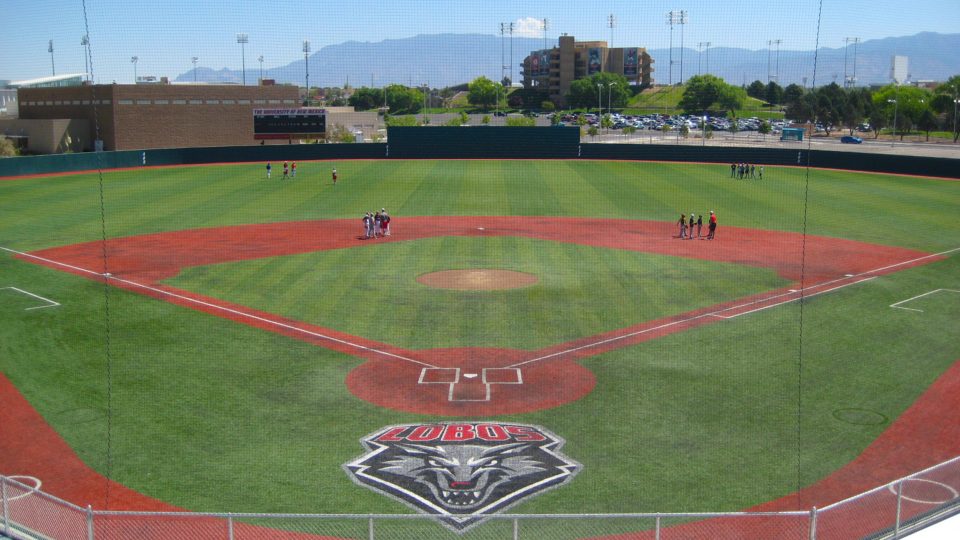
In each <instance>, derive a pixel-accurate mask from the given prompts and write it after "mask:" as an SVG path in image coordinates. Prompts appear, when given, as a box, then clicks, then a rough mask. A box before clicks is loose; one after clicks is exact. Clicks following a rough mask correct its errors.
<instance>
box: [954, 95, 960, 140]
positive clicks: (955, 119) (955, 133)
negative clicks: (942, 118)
mask: <svg viewBox="0 0 960 540" xmlns="http://www.w3.org/2000/svg"><path fill="white" fill-rule="evenodd" d="M958 103H960V99H957V90H956V89H954V90H953V144H957V104H958Z"/></svg>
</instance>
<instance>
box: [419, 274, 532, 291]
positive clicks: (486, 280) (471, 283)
mask: <svg viewBox="0 0 960 540" xmlns="http://www.w3.org/2000/svg"><path fill="white" fill-rule="evenodd" d="M538 281H540V279H539V278H537V276H535V275H533V274H527V273H524V272H514V271H513V270H492V269H489V268H472V269H469V270H443V271H440V272H430V273H429V274H423V275H422V276H420V277H418V278H417V282H419V283H422V284H424V285H426V286H427V287H436V288H438V289H456V290H460V291H496V290H501V289H518V288H520V287H527V286H529V285H533V284H534V283H537V282H538Z"/></svg>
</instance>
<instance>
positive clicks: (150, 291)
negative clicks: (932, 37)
mask: <svg viewBox="0 0 960 540" xmlns="http://www.w3.org/2000/svg"><path fill="white" fill-rule="evenodd" d="M721 220H722V216H721ZM721 223H722V221H721ZM392 225H393V235H392V236H390V237H388V238H377V239H367V240H364V239H362V237H361V236H360V232H361V231H360V220H323V221H303V222H283V223H270V224H258V225H240V226H234V227H219V228H211V229H193V230H186V231H174V232H167V233H157V234H149V235H142V236H133V237H125V238H116V239H110V240H108V241H107V245H106V254H107V264H108V266H107V267H106V268H104V266H103V265H104V255H103V249H104V246H103V244H102V243H101V242H89V243H83V244H74V245H69V246H61V247H55V248H50V249H44V250H40V251H36V252H33V253H30V254H25V255H20V258H22V259H24V260H28V261H31V262H35V263H38V264H43V265H46V266H50V267H52V268H56V269H59V270H64V271H67V272H72V273H75V274H79V275H83V276H85V277H89V278H93V279H105V278H104V277H103V276H102V275H101V273H104V272H109V273H110V274H111V277H110V278H109V282H110V283H111V284H112V285H114V286H116V287H119V288H122V289H126V290H131V291H134V292H138V293H141V294H145V295H148V296H152V297H154V298H158V299H162V300H166V301H168V302H171V303H174V304H177V305H182V306H185V307H190V308H192V309H196V310H199V311H203V312H206V313H211V314H214V315H218V316H221V317H225V318H228V319H231V320H235V321H237V322H242V323H244V324H248V325H250V326H254V327H257V328H262V329H266V330H270V331H273V332H277V333H280V334H283V335H286V336H290V337H294V338H297V339H301V340H304V341H308V342H310V343H314V344H316V345H319V346H322V347H326V348H329V349H332V350H336V351H339V352H343V353H346V354H351V355H354V356H358V357H361V358H364V359H366V360H368V362H366V363H364V364H362V365H360V366H358V367H357V368H356V369H354V370H353V372H351V373H350V374H349V376H348V377H347V381H346V382H347V385H348V388H349V389H350V391H351V392H352V393H353V394H354V395H356V396H357V397H359V398H361V399H364V400H366V401H368V402H370V403H374V404H376V405H380V406H383V407H387V408H391V409H395V410H400V411H408V412H414V413H420V414H431V415H447V416H459V415H465V414H466V415H474V416H483V415H498V414H512V413H524V412H531V411H535V410H541V409H545V408H551V407H556V406H559V405H562V404H563V403H569V402H572V401H575V400H577V399H580V398H581V397H583V396H585V395H586V394H588V393H589V392H590V391H591V390H592V389H593V387H594V384H595V379H594V377H593V376H592V374H591V373H589V370H586V369H585V368H582V367H581V366H579V364H577V363H576V362H575V361H576V360H579V359H582V358H586V357H590V356H594V355H596V354H600V353H602V352H605V351H609V350H614V349H618V348H621V347H625V346H628V345H634V344H637V343H641V342H643V341H646V340H649V339H653V338H655V337H659V336H663V335H667V334H670V333H673V332H677V331H680V330H684V329H688V328H693V327H696V326H700V325H703V324H706V323H710V322H717V321H721V320H724V319H726V318H731V317H734V316H737V315H740V314H744V313H747V312H750V311H753V310H758V309H764V308H766V307H772V306H775V305H778V304H781V303H785V302H790V301H795V300H799V299H800V298H801V297H802V296H811V295H814V294H819V293H821V292H826V291H829V290H832V289H835V288H839V287H842V286H846V285H851V284H854V283H856V282H858V281H859V280H862V279H867V278H868V277H873V276H876V275H881V274H884V273H888V272H893V271H897V270H901V269H904V268H908V267H910V266H914V265H918V264H925V263H927V262H931V261H933V260H936V257H933V256H930V255H928V254H926V253H922V252H918V251H914V250H909V249H904V248H896V247H889V246H879V245H874V244H866V243H862V242H855V241H851V240H842V239H835V238H825V237H818V236H811V235H807V236H806V238H804V236H803V235H801V234H797V233H787V232H776V231H758V230H752V229H743V228H736V227H722V226H721V227H719V228H718V232H717V239H716V240H713V241H707V240H681V239H678V238H675V237H674V236H673V235H674V232H675V228H674V225H673V224H670V223H664V222H652V221H633V220H612V219H589V218H552V217H490V216H487V217H457V218H456V219H453V218H449V217H410V218H403V219H401V220H395V222H394V223H393V224H392ZM438 236H477V237H483V236H517V237H526V238H537V239H543V240H550V241H555V242H568V243H576V244H583V245H590V246H598V247H606V248H610V249H625V250H632V251H640V252H649V253H657V254H663V255H671V256H676V257H687V258H693V259H703V260H710V261H718V262H730V263H737V264H743V265H749V266H756V267H762V268H771V269H773V270H774V271H776V272H777V273H778V274H779V275H780V276H782V277H784V278H786V279H788V280H790V281H792V282H794V285H792V286H791V288H789V289H782V290H777V291H769V292H766V293H762V294H758V295H754V296H751V297H748V298H741V299H738V300H735V301H731V302H726V303H723V304H719V305H716V306H711V307H709V308H705V309H700V310H696V311H692V312H687V313H682V314H679V315H675V316H673V317H669V318H665V319H660V320H655V321H641V322H638V323H637V324H635V325H633V326H630V327H626V328H621V329H618V330H614V331H611V332H607V333H604V334H600V335H596V336H587V337H583V338H579V339H576V340H574V341H570V342H567V343H559V344H556V345H552V346H549V347H546V348H544V349H541V350H538V351H519V350H507V349H448V350H415V351H414V350H405V349H402V348H399V347H395V346H392V345H390V344H386V343H378V342H375V341H373V340H369V339H366V338H363V337H359V336H353V335H350V334H346V333H344V332H339V331H337V330H334V329H331V328H323V327H318V326H315V325H311V324H307V323H304V322H302V321H295V320H290V319H285V318H282V317H279V316H277V315H274V314H271V313H265V312H262V311H258V310H255V309H252V308H249V307H246V306H241V305H236V304H231V303H229V302H225V301H223V300H219V299H215V298H210V297H206V296H203V295H200V294H196V293H193V292H189V291H184V290H181V289H177V288H175V287H171V286H168V285H164V284H162V283H161V281H162V280H163V279H166V278H169V277H173V276H175V275H177V274H178V273H179V272H180V271H181V269H183V268H185V267H190V266H201V265H208V264H216V263H222V262H232V261H240V260H250V259H258V258H263V257H274V256H281V255H292V254H297V253H307V252H314V251H322V250H330V249H343V248H355V247H360V246H365V245H373V244H375V243H383V242H402V241H409V240H416V239H421V238H432V237H438ZM801 280H802V282H801ZM801 291H802V292H801ZM437 367H453V368H457V367H459V368H461V373H462V375H463V377H460V378H458V379H457V381H456V382H454V383H448V384H440V383H436V382H430V381H422V380H421V378H420V376H421V375H422V373H421V371H422V370H423V369H424V368H437ZM484 368H488V369H498V368H514V369H517V370H519V371H520V375H519V376H520V377H522V384H521V383H518V384H504V383H502V382H491V381H489V380H486V379H485V378H484V377H483V376H482V375H483V373H484V372H483V369H484ZM470 375H474V376H473V377H470Z"/></svg>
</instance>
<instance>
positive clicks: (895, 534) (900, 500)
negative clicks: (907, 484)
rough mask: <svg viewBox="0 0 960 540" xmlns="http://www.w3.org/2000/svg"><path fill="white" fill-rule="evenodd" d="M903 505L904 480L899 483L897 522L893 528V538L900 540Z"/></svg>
mask: <svg viewBox="0 0 960 540" xmlns="http://www.w3.org/2000/svg"><path fill="white" fill-rule="evenodd" d="M902 503H903V479H901V480H900V482H899V483H897V522H896V524H895V525H894V527H893V537H894V538H900V507H901V506H902Z"/></svg>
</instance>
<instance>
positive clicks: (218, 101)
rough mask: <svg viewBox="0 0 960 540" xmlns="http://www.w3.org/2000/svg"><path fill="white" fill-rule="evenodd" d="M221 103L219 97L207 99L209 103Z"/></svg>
mask: <svg viewBox="0 0 960 540" xmlns="http://www.w3.org/2000/svg"><path fill="white" fill-rule="evenodd" d="M219 104H220V100H219V99H208V100H207V105H219Z"/></svg>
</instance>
